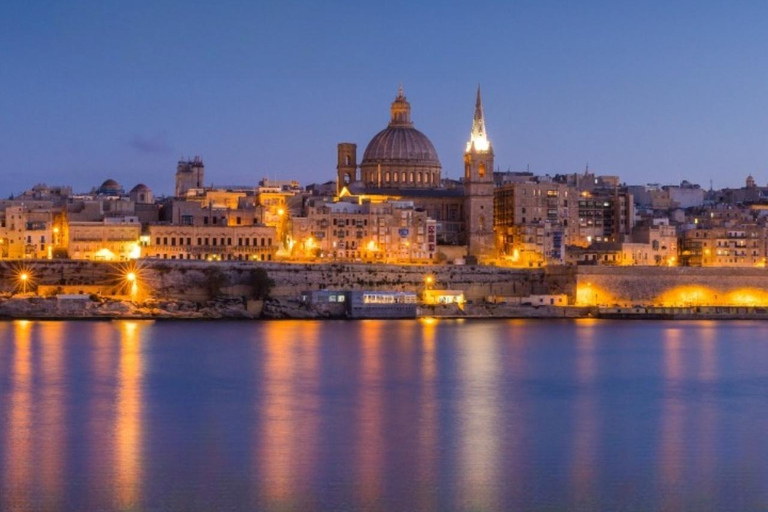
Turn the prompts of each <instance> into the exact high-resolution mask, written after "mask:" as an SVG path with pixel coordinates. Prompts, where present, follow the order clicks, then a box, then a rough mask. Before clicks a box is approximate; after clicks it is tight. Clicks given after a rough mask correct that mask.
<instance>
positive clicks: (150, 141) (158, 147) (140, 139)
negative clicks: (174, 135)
mask: <svg viewBox="0 0 768 512" xmlns="http://www.w3.org/2000/svg"><path fill="white" fill-rule="evenodd" d="M130 145H131V147H132V148H133V149H135V150H136V151H138V152H139V153H147V154H150V155H165V154H168V153H171V152H172V151H173V149H172V148H171V146H170V145H169V144H168V135H167V134H166V133H165V132H160V133H157V134H155V135H153V136H150V137H145V136H142V135H134V136H133V138H132V139H131V141H130Z"/></svg>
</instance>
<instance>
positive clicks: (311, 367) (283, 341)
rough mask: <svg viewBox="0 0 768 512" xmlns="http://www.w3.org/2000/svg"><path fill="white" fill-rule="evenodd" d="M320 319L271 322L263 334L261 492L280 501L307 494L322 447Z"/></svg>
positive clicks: (297, 499) (285, 502) (287, 502)
mask: <svg viewBox="0 0 768 512" xmlns="http://www.w3.org/2000/svg"><path fill="white" fill-rule="evenodd" d="M318 329H319V323H318V322H271V323H269V324H267V326H266V328H265V333H264V350H265V352H264V388H263V400H262V402H261V403H260V406H259V407H260V410H259V411H257V415H258V417H259V419H260V421H261V422H262V435H261V438H260V439H259V440H258V444H259V449H258V450H257V453H256V457H257V460H256V463H257V465H258V466H259V468H260V470H261V471H260V478H261V480H262V482H261V493H262V497H264V498H266V499H267V500H268V501H269V502H271V503H275V504H276V506H281V505H284V506H295V505H296V504H298V503H301V501H302V500H306V499H308V497H309V495H310V494H311V492H310V483H311V479H312V477H313V475H314V472H315V471H316V457H317V449H318V446H317V444H316V441H317V438H318V428H319V427H318V412H317V409H318V407H319V405H318V404H317V401H316V397H317V395H318V392H317V388H318V372H319V354H318V349H319V340H318Z"/></svg>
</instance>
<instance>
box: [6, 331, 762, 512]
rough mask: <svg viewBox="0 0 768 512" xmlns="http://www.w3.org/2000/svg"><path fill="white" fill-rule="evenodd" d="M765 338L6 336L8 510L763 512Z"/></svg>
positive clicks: (740, 334) (720, 334) (582, 334)
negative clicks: (598, 511) (631, 511)
mask: <svg viewBox="0 0 768 512" xmlns="http://www.w3.org/2000/svg"><path fill="white" fill-rule="evenodd" d="M203 325H204V326H205V329H202V327H201V326H203ZM764 333H765V325H764V324H750V323H740V324H723V323H717V322H712V323H703V322H702V323H688V324H683V325H681V324H679V323H661V322H660V323H653V322H649V323H642V324H640V323H638V324H633V323H624V324H620V325H619V324H616V323H611V322H603V321H600V322H573V323H571V322H546V323H544V322H529V321H514V322H464V323H459V322H453V321H442V320H441V321H439V322H431V321H424V322H403V323H400V322H380V321H370V322H326V323H323V322H270V323H258V324H253V323H246V322H242V323H210V324H181V323H178V324H176V323H158V324H146V323H140V322H99V323H67V322H64V323H54V322H51V323H37V322H35V323H29V322H7V323H0V510H25V509H26V510H60V509H70V510H100V511H105V512H112V511H118V510H168V509H173V507H172V506H169V504H177V503H179V502H181V503H183V504H184V505H185V506H186V505H188V506H186V508H185V509H196V510H232V509H237V508H238V507H237V506H238V505H240V504H241V507H240V508H243V509H251V510H274V511H276V510H284V511H288V510H319V511H334V512H335V511H338V510H383V509H387V510H423V511H428V512H429V511H431V512H437V511H440V512H443V511H446V512H458V511H462V512H463V511H467V510H483V511H502V510H544V509H546V510H592V509H603V510H617V509H621V508H626V509H630V508H632V509H637V510H724V509H728V508H729V507H730V508H733V509H734V510H737V509H738V510H755V509H759V503H762V502H764V488H765V486H764V485H763V482H762V481H760V477H761V476H762V475H764V474H765V473H766V468H768V466H767V465H766V462H765V460H766V458H765V455H766V451H767V448H766V443H765V442H764V430H765V426H766V424H767V423H768V414H767V413H766V412H765V410H764V408H761V407H760V405H761V404H762V403H763V402H764V396H765V394H766V392H767V391H766V390H768V370H766V368H768V366H766V365H765V364H764V363H765V361H766V360H767V359H768V344H766V343H765V341H764ZM201 361H203V363H200V362H201ZM222 425H225V426H226V428H221V426H222ZM206 457H207V458H208V459H207V460H206ZM200 461H202V463H198V462H200ZM206 462H208V463H206ZM637 501H640V503H637ZM233 504H234V505H233ZM623 505H627V506H626V507H622V506H623ZM633 506H634V508H633ZM195 507H197V508H195ZM176 509H177V510H180V509H181V508H178V507H176Z"/></svg>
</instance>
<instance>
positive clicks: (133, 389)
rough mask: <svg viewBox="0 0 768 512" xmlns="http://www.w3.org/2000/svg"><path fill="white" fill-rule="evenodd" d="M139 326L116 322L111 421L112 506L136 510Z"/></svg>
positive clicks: (139, 437) (138, 481) (139, 481)
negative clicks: (113, 417) (116, 361)
mask: <svg viewBox="0 0 768 512" xmlns="http://www.w3.org/2000/svg"><path fill="white" fill-rule="evenodd" d="M143 327H144V325H143V324H140V323H138V322H132V321H125V322H120V324H119V327H118V328H119V331H120V366H119V368H118V371H117V375H118V383H117V402H116V407H117V410H116V412H117V418H116V420H115V448H114V464H115V485H114V490H115V503H116V504H117V506H118V508H119V509H129V508H136V507H138V505H139V503H140V500H141V484H142V451H141V442H142V433H143V432H142V405H143V404H142V395H143V393H142V382H141V380H142V371H143V370H142V356H141V350H142V346H141V345H142V340H141V330H142V328H143Z"/></svg>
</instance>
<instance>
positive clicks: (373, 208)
mask: <svg viewBox="0 0 768 512" xmlns="http://www.w3.org/2000/svg"><path fill="white" fill-rule="evenodd" d="M292 233H293V240H294V242H295V245H294V246H293V248H292V253H291V257H292V258H294V259H313V258H320V259H341V260H352V261H354V260H366V261H381V262H430V261H433V260H434V259H435V258H436V257H437V245H436V223H435V221H434V220H433V219H430V218H429V217H428V216H427V214H426V212H424V211H423V210H419V209H418V208H416V207H415V206H414V204H413V202H412V201H394V200H385V201H381V202H374V201H372V200H370V199H368V198H363V197H361V198H355V197H351V196H348V197H346V198H344V199H342V200H339V201H336V202H334V201H330V200H326V199H323V198H314V199H312V200H310V201H309V205H308V208H307V215H306V217H304V218H294V219H293V230H292Z"/></svg>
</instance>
